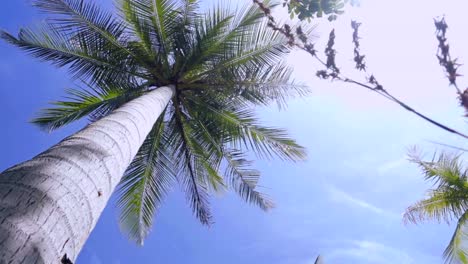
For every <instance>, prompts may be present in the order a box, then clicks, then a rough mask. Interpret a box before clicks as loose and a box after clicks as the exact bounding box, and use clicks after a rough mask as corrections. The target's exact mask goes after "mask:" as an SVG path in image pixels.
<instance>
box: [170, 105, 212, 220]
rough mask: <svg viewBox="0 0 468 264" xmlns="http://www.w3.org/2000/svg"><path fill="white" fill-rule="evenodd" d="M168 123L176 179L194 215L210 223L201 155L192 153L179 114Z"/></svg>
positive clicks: (207, 189)
mask: <svg viewBox="0 0 468 264" xmlns="http://www.w3.org/2000/svg"><path fill="white" fill-rule="evenodd" d="M175 111H180V110H175ZM175 111H174V112H175ZM170 124H171V126H172V127H173V129H172V131H171V137H170V138H171V141H170V144H171V146H173V147H172V152H173V154H172V156H173V157H175V158H176V160H177V161H178V164H177V166H176V168H177V172H178V173H177V179H178V181H179V184H180V185H181V186H182V188H183V190H184V191H185V194H186V197H187V201H188V202H189V204H190V207H191V208H192V211H193V212H194V214H195V216H196V217H197V218H198V219H199V220H200V222H201V223H202V224H205V225H210V224H211V223H212V216H211V211H210V207H209V201H208V199H209V186H208V183H207V181H206V174H205V171H204V170H201V169H200V166H199V165H200V159H201V158H202V157H198V156H197V155H196V153H193V145H192V142H191V141H190V139H189V137H188V136H187V134H186V133H187V132H186V130H184V126H185V125H184V123H183V121H182V120H181V119H180V114H175V116H174V117H173V118H172V120H171V122H170Z"/></svg>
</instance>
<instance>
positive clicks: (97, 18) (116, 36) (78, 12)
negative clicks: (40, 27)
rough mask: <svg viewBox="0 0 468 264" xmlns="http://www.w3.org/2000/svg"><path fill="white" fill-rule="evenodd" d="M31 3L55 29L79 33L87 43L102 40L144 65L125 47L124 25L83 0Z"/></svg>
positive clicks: (142, 60)
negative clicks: (47, 16) (44, 15)
mask: <svg viewBox="0 0 468 264" xmlns="http://www.w3.org/2000/svg"><path fill="white" fill-rule="evenodd" d="M33 5H34V6H35V7H37V8H39V10H41V11H43V12H44V13H46V14H49V15H53V17H50V18H49V24H51V25H52V26H53V27H54V28H55V29H56V30H58V31H59V32H62V33H63V34H65V35H68V36H71V37H72V38H73V37H74V36H76V35H80V36H81V38H83V39H85V41H86V42H87V43H102V44H103V45H105V46H106V47H107V48H108V49H110V50H113V52H114V53H115V54H117V53H118V54H120V56H121V57H127V60H132V63H133V64H143V65H144V64H145V59H144V58H142V57H140V56H138V55H137V54H135V53H133V52H132V50H131V49H129V48H128V47H127V42H128V39H127V36H126V35H125V34H124V33H125V31H126V24H125V23H124V22H123V21H121V20H119V19H117V18H116V17H114V15H112V13H110V12H106V11H104V10H103V9H102V8H100V7H99V6H98V5H97V4H95V3H93V2H89V1H85V0H33Z"/></svg>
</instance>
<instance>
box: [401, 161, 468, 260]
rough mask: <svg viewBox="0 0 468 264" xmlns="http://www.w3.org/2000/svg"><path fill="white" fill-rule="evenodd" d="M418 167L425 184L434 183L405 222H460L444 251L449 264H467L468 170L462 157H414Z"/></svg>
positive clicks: (409, 213)
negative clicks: (429, 181) (422, 173)
mask: <svg viewBox="0 0 468 264" xmlns="http://www.w3.org/2000/svg"><path fill="white" fill-rule="evenodd" d="M411 160H412V161H413V162H415V163H416V164H418V165H419V166H420V167H421V169H422V170H423V172H424V174H425V178H426V180H431V181H433V182H434V183H435V189H433V190H430V191H429V193H428V197H427V198H425V199H423V200H421V201H419V202H417V203H416V204H414V205H413V206H410V207H409V208H408V209H407V211H406V212H405V214H404V216H403V217H404V220H405V222H411V223H418V222H421V221H425V220H430V219H434V220H437V221H439V222H440V221H446V222H447V223H449V222H450V221H452V220H454V219H457V220H458V223H457V226H456V228H455V232H454V234H453V236H452V239H451V240H450V242H449V244H448V246H447V248H446V249H445V251H444V257H445V260H446V263H460V262H461V263H468V255H467V252H466V251H465V249H464V248H463V240H464V239H465V238H466V234H465V230H464V228H466V223H467V220H468V182H467V177H468V170H467V169H466V168H464V166H463V164H462V162H461V161H460V156H456V155H453V154H445V153H441V154H439V155H438V157H437V158H434V159H432V160H431V161H423V160H422V159H421V157H420V155H414V154H412V155H411Z"/></svg>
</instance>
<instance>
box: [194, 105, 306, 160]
mask: <svg viewBox="0 0 468 264" xmlns="http://www.w3.org/2000/svg"><path fill="white" fill-rule="evenodd" d="M190 101H192V102H193V103H195V104H198V107H200V108H203V109H204V111H199V112H200V113H201V112H204V113H205V115H207V117H206V118H207V119H211V120H212V121H213V122H216V124H217V126H218V127H219V128H220V130H221V131H224V132H222V135H225V136H227V138H226V140H227V141H226V142H229V143H231V144H234V146H235V148H236V149H240V148H242V147H245V148H247V149H249V150H251V151H253V152H254V153H255V154H256V155H258V156H259V157H260V158H267V159H268V158H272V157H273V156H276V157H278V158H280V159H282V160H289V161H298V160H303V159H304V158H305V156H306V153H305V150H304V148H303V147H301V146H300V145H299V144H297V143H296V142H295V140H293V139H291V138H289V137H288V136H287V133H286V131H284V130H282V129H278V128H270V127H263V126H261V125H260V124H259V122H258V120H257V119H256V118H255V116H254V114H253V112H252V111H251V110H248V109H242V108H241V109H239V108H238V107H236V106H233V105H228V104H225V105H221V106H218V107H217V106H215V105H213V104H210V103H209V102H206V101H205V102H203V103H201V102H199V101H196V100H192V99H190ZM208 116H209V117H208Z"/></svg>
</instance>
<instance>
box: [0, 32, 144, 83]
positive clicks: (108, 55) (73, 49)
mask: <svg viewBox="0 0 468 264" xmlns="http://www.w3.org/2000/svg"><path fill="white" fill-rule="evenodd" d="M0 38H2V39H4V40H6V41H8V42H9V43H11V44H13V45H15V46H17V47H19V48H20V49H22V50H24V51H26V52H27V53H29V54H31V55H32V56H34V57H37V58H39V59H41V60H43V61H50V62H52V63H53V64H54V65H56V66H57V67H64V66H69V71H70V73H72V75H73V77H74V78H76V79H86V80H90V81H92V82H94V83H102V81H103V80H105V81H111V80H112V81H113V82H116V81H117V80H122V82H127V81H129V80H131V79H132V78H135V77H140V78H147V77H148V75H146V74H145V73H144V72H143V71H141V70H140V69H139V67H138V65H135V64H129V63H127V62H128V60H127V59H126V58H125V57H121V56H119V54H118V53H114V52H112V51H110V50H107V49H106V48H105V47H103V46H102V45H101V44H102V43H101V42H87V41H86V40H85V39H84V38H82V36H81V35H76V36H74V38H73V39H69V38H66V36H64V35H63V34H60V33H59V32H57V31H56V30H55V29H53V28H50V27H48V26H46V25H42V26H37V27H36V29H35V30H31V29H21V30H20V32H19V34H18V37H17V38H16V37H14V36H12V35H10V34H9V33H7V32H4V31H1V32H0ZM124 80H125V81H124Z"/></svg>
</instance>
